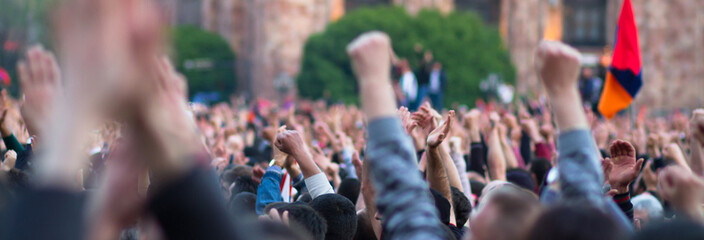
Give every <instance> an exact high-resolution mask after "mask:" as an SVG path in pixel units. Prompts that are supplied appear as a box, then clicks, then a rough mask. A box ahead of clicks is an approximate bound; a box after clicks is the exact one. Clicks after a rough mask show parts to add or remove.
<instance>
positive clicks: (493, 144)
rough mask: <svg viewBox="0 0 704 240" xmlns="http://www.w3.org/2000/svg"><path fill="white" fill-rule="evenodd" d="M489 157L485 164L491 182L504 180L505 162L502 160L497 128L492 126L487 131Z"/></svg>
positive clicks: (502, 154)
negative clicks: (487, 167) (487, 166)
mask: <svg viewBox="0 0 704 240" xmlns="http://www.w3.org/2000/svg"><path fill="white" fill-rule="evenodd" d="M488 141H489V142H488V145H489V146H488V148H489V156H488V159H487V164H488V165H489V177H490V178H491V180H504V181H505V180H506V160H505V158H504V151H503V148H502V147H501V140H500V139H499V129H498V126H496V125H494V126H493V127H491V129H490V130H489V139H488Z"/></svg>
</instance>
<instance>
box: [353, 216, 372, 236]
mask: <svg viewBox="0 0 704 240" xmlns="http://www.w3.org/2000/svg"><path fill="white" fill-rule="evenodd" d="M354 240H377V239H376V234H375V233H374V228H373V227H372V222H371V218H369V214H368V212H367V211H366V210H363V211H361V212H359V213H357V231H356V232H355V233H354Z"/></svg>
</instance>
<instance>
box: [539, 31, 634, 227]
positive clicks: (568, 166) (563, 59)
mask: <svg viewBox="0 0 704 240" xmlns="http://www.w3.org/2000/svg"><path fill="white" fill-rule="evenodd" d="M579 59H580V54H579V53H578V52H577V50H575V49H574V48H571V47H569V46H567V45H565V44H563V43H560V42H551V41H544V42H542V43H540V46H539V47H538V50H537V52H536V61H537V66H538V72H539V74H540V77H541V80H542V82H543V84H544V85H545V89H546V92H547V94H548V97H549V99H550V103H551V106H552V110H553V113H554V116H555V122H556V123H557V127H558V129H559V131H560V136H559V137H558V142H557V144H558V148H559V153H560V156H559V158H558V171H559V175H558V178H559V181H560V191H561V195H562V198H561V201H562V202H564V203H566V204H589V205H592V206H595V207H597V208H599V209H602V210H603V211H604V212H605V213H607V214H609V215H610V216H612V217H613V218H614V219H615V220H616V221H617V222H618V223H619V227H620V228H623V229H627V230H632V226H631V224H630V223H629V222H628V220H627V219H626V218H625V216H624V215H623V214H622V213H621V212H620V211H618V208H617V207H616V206H615V205H614V202H613V201H612V200H610V199H606V198H605V197H604V195H603V193H602V190H601V186H602V183H603V179H604V176H603V173H602V169H601V166H600V163H599V161H600V160H599V157H598V156H599V154H598V150H597V148H596V144H595V142H594V138H593V137H592V135H591V133H590V131H589V125H588V123H587V118H586V115H585V114H584V111H582V106H581V101H580V97H579V92H578V91H577V81H578V78H577V75H578V73H579V69H580V65H579Z"/></svg>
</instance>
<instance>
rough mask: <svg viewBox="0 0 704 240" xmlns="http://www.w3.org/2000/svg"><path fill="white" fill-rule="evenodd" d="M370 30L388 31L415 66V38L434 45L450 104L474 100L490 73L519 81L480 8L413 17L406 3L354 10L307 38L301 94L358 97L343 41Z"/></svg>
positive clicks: (300, 77)
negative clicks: (480, 14)
mask: <svg viewBox="0 0 704 240" xmlns="http://www.w3.org/2000/svg"><path fill="white" fill-rule="evenodd" d="M371 30H379V31H383V32H386V33H387V34H389V36H390V37H391V39H392V41H393V47H394V51H395V52H396V54H397V55H398V56H399V57H401V58H407V59H408V61H409V62H410V63H411V65H412V66H416V63H418V61H419V60H420V58H421V57H422V56H421V55H420V54H417V53H416V52H415V51H414V45H415V44H416V43H419V44H421V45H422V46H423V47H424V49H427V50H430V51H432V52H433V56H434V58H435V59H436V60H437V61H439V62H441V63H442V64H443V67H444V69H445V73H446V76H447V81H448V87H447V89H446V94H445V103H446V105H447V104H449V103H455V102H457V103H461V104H468V105H473V104H474V100H475V99H476V98H478V97H479V96H480V91H479V82H480V81H481V79H484V78H486V77H487V76H488V75H489V74H491V73H496V74H498V75H499V76H501V77H502V78H503V79H504V81H507V82H511V83H512V82H515V77H516V73H515V69H514V67H513V65H512V64H511V61H510V56H509V54H508V51H507V49H506V48H505V46H504V45H503V42H502V40H501V37H500V36H499V33H498V30H497V29H496V28H495V27H489V26H486V25H485V24H484V23H482V21H481V20H480V18H479V17H478V16H477V15H476V14H474V13H471V12H453V13H450V14H448V15H442V14H441V13H440V12H438V11H435V10H424V11H421V12H419V13H418V15H417V16H415V17H414V16H410V15H409V14H408V13H407V12H406V11H405V10H404V9H402V8H398V7H378V8H361V9H358V10H355V11H353V12H350V13H348V14H347V15H345V16H344V17H343V18H341V19H340V20H338V21H337V22H335V23H332V24H330V25H329V26H328V27H327V28H326V29H325V31H324V32H322V33H319V34H315V35H312V36H311V37H310V38H309V39H308V41H307V42H306V45H305V47H304V57H303V60H302V65H301V72H300V74H299V75H298V77H297V86H298V92H299V94H300V95H301V96H302V97H306V98H320V97H322V96H323V92H324V91H325V90H327V91H329V92H330V96H331V97H332V98H334V99H336V100H341V101H344V102H347V103H355V102H357V85H356V82H355V79H354V74H353V73H352V69H351V67H350V62H349V58H348V57H347V54H346V52H345V47H346V45H347V44H348V43H349V42H350V41H351V40H352V39H353V38H355V37H356V36H358V35H359V34H361V33H363V32H366V31H371Z"/></svg>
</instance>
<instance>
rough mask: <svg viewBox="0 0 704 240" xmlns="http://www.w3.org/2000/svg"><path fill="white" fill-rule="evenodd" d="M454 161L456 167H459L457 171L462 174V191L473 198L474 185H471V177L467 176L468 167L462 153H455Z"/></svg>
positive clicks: (468, 197) (453, 155) (469, 197)
mask: <svg viewBox="0 0 704 240" xmlns="http://www.w3.org/2000/svg"><path fill="white" fill-rule="evenodd" d="M452 161H453V162H454V164H455V168H457V170H458V171H457V172H458V173H459V175H460V182H461V183H462V188H461V189H462V193H464V196H465V197H467V199H472V198H471V196H472V186H471V185H470V183H469V178H467V173H466V172H465V169H467V163H465V162H464V158H463V157H462V153H453V154H452ZM470 203H471V201H470Z"/></svg>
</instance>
